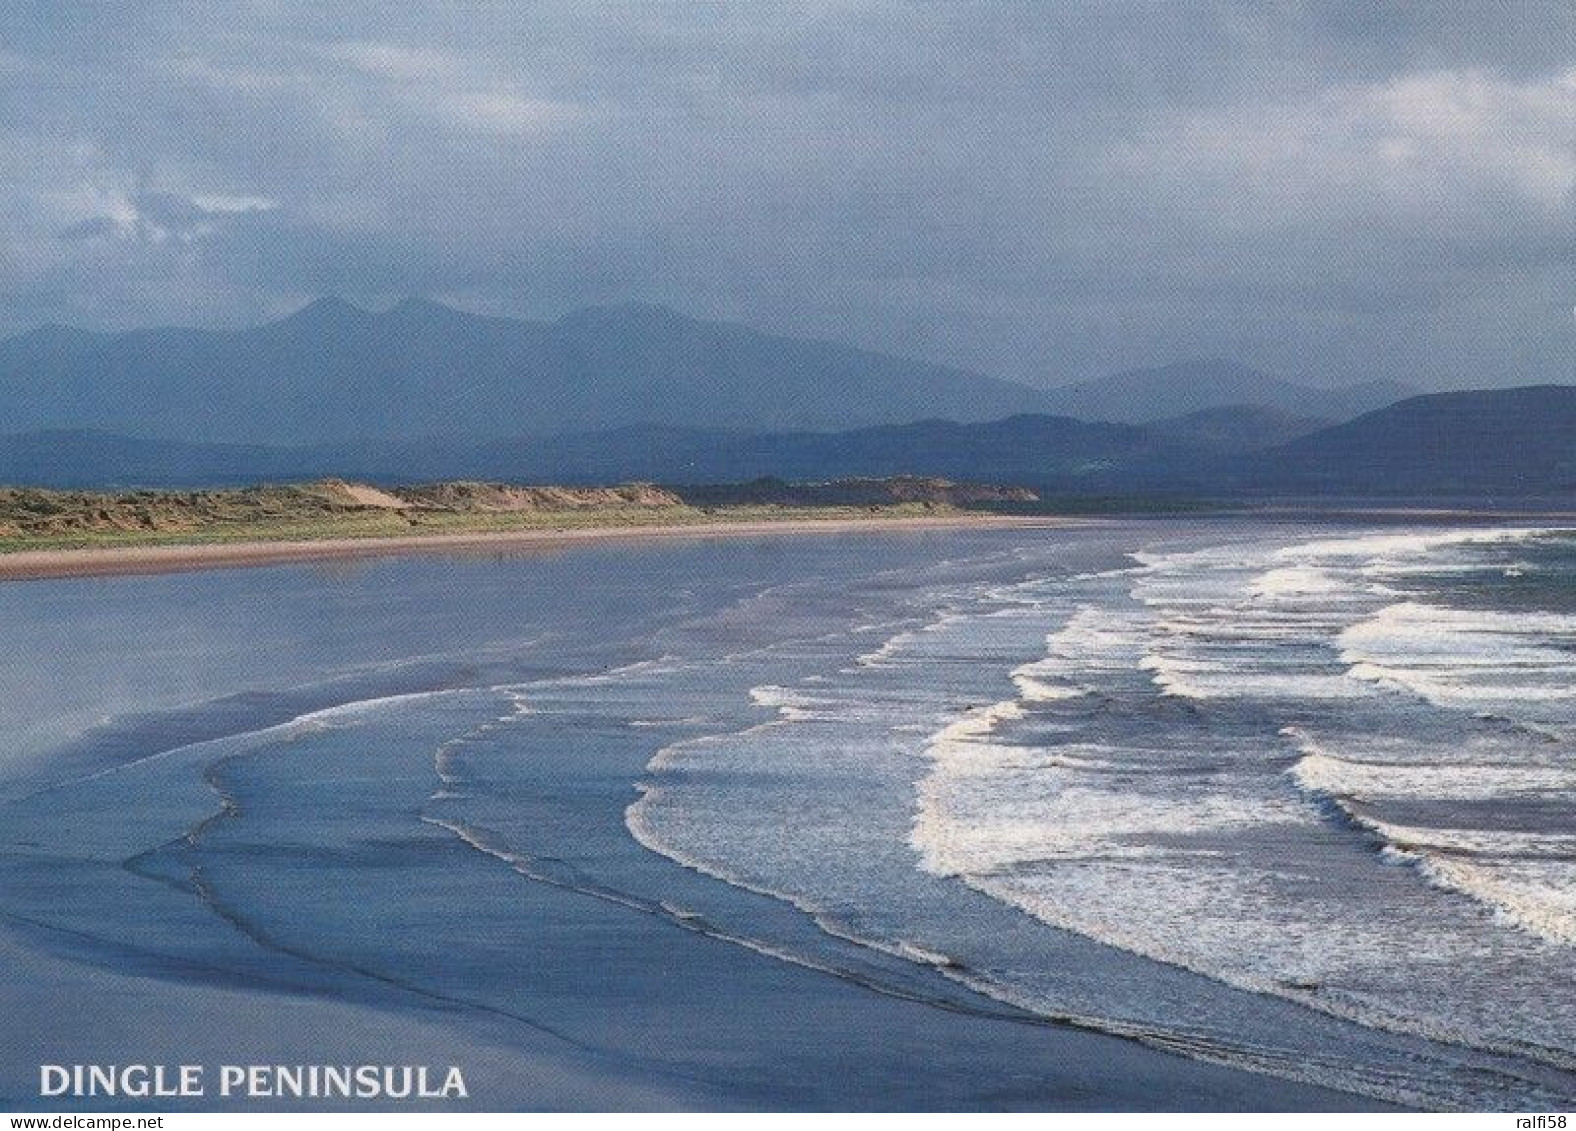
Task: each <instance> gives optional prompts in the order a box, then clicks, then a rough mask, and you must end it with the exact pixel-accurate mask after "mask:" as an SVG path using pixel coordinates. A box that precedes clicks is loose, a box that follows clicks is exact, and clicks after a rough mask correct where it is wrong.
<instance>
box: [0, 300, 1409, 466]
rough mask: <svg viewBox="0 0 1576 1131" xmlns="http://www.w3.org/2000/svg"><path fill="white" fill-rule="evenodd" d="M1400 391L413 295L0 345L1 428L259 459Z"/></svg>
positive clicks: (1279, 401)
mask: <svg viewBox="0 0 1576 1131" xmlns="http://www.w3.org/2000/svg"><path fill="white" fill-rule="evenodd" d="M1405 392H1406V390H1404V389H1400V388H1398V387H1393V386H1379V385H1375V386H1364V387H1362V388H1359V389H1352V390H1319V389H1311V388H1307V387H1304V386H1298V385H1292V384H1289V383H1287V382H1281V381H1276V380H1274V379H1272V378H1270V377H1267V376H1266V375H1264V374H1262V373H1258V372H1256V371H1254V370H1252V369H1249V368H1248V367H1246V366H1242V365H1238V364H1235V363H1232V362H1191V363H1187V364H1184V365H1179V366H1171V367H1167V368H1165V369H1157V370H1145V371H1140V372H1135V373H1129V374H1119V375H1117V376H1114V377H1110V378H1104V379H1101V380H1098V381H1092V382H1085V383H1083V384H1080V385H1076V386H1070V387H1066V388H1060V389H1035V388H1030V387H1028V386H1025V385H1019V384H1015V383H1013V382H1009V381H1002V380H997V379H994V378H991V377H986V376H982V375H980V374H975V373H968V372H965V371H962V370H958V369H950V368H947V367H945V366H939V365H933V364H929V363H925V362H920V361H913V360H908V359H904V358H897V357H891V356H888V355H885V354H880V353H874V352H871V351H869V350H861V349H856V348H853V347H851V346H845V345H838V344H835V343H830V342H819V341H809V340H804V339H798V338H789V337H783V336H780V335H772V334H763V333H760V332H758V331H755V330H752V329H749V328H747V327H744V326H739V325H734V324H729V323H722V322H707V321H700V320H696V319H692V318H686V317H684V316H682V315H679V314H677V313H674V312H673V311H671V310H667V309H664V308H661V307H652V306H640V305H625V306H611V307H594V308H589V309H586V310H581V311H578V312H576V313H573V314H570V315H567V316H565V317H563V318H561V319H559V320H557V321H555V322H531V321H521V320H516V319H507V318H493V317H486V316H482V315H477V314H469V313H464V312H462V311H458V310H454V309H452V308H450V307H447V306H443V305H441V304H438V303H434V302H429V301H425V300H420V299H409V300H406V301H404V302H401V303H399V304H398V305H396V306H395V307H393V308H392V309H390V310H388V311H385V312H381V313H374V312H370V311H366V310H362V309H360V308H359V307H356V306H353V305H351V304H350V303H348V302H345V301H343V300H340V299H333V298H326V299H319V300H318V301H316V302H313V303H311V304H309V305H308V306H306V307H304V308H303V309H301V310H299V311H297V312H296V313H295V314H292V315H290V316H288V317H286V318H283V319H281V320H279V321H276V322H272V323H268V324H266V325H262V326H257V327H252V328H248V329H241V330H192V329H175V328H162V329H149V330H133V331H126V332H119V333H99V332H92V331H86V330H77V329H70V328H66V327H59V326H50V327H44V328H42V329H39V330H36V331H33V332H31V333H28V334H23V335H20V336H18V337H14V338H11V339H8V340H5V341H0V407H3V410H4V411H3V419H4V421H5V425H4V431H5V432H9V433H15V432H23V431H30V430H37V429H46V428H49V429H62V428H63V429H95V430H100V431H105V432H111V433H117V434H122V435H128V436H135V437H140V438H155V439H166V440H182V441H202V442H223V443H253V444H272V445H300V444H315V443H326V442H342V441H345V440H370V439H383V440H412V439H416V438H420V437H429V436H442V437H447V438H450V439H460V440H467V441H483V440H488V439H499V438H507V437H515V436H531V435H536V436H540V435H554V434H563V433H572V432H590V431H602V430H607V429H613V428H621V427H626V426H632V425H649V426H664V425H666V426H679V427H687V428H726V429H736V430H745V431H754V432H773V431H789V430H805V429H810V430H820V431H829V430H838V429H849V428H858V427H863V426H867V425H877V424H905V423H911V422H914V421H918V420H925V419H945V420H955V421H961V422H971V421H985V420H995V419H1000V418H1003V417H1006V416H1011V415H1014V414H1018V413H1045V414H1050V415H1064V416H1073V417H1077V418H1080V419H1084V420H1109V421H1117V422H1126V423H1147V422H1152V421H1157V420H1161V419H1164V418H1167V417H1173V416H1178V415H1181V414H1183V413H1191V412H1196V411H1199V410H1205V409H1218V408H1225V407H1228V406H1241V405H1251V406H1257V407H1260V408H1263V409H1268V410H1273V411H1275V412H1278V413H1283V414H1287V415H1291V416H1296V417H1302V418H1309V419H1313V420H1330V421H1335V420H1343V419H1346V418H1348V417H1350V416H1352V415H1355V414H1356V413H1358V412H1361V411H1365V410H1366V409H1368V408H1373V407H1377V406H1378V405H1379V404H1383V403H1388V402H1389V401H1390V400H1394V399H1397V398H1398V397H1400V396H1402V395H1405Z"/></svg>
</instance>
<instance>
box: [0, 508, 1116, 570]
mask: <svg viewBox="0 0 1576 1131" xmlns="http://www.w3.org/2000/svg"><path fill="white" fill-rule="evenodd" d="M1087 521H1089V520H1087V519H1067V518H1054V517H1044V516H1035V517H1023V516H1016V515H975V514H960V515H945V516H933V517H919V518H868V519H864V518H861V519H848V518H822V519H816V518H809V519H784V520H782V521H767V522H761V521H751V522H726V521H722V522H715V523H693V524H688V525H673V526H631V525H624V526H590V527H578V528H570V527H566V528H560V529H548V528H544V529H539V530H510V531H502V532H491V531H489V532H484V533H474V534H423V535H409V536H399V537H390V538H384V537H367V538H325V539H321V540H313V541H258V542H218V543H188V544H179V545H148V546H114V547H106V548H102V549H100V548H92V549H68V550H20V551H16V552H14V553H0V581H27V580H41V579H46V578H70V577H108V576H116V575H123V574H139V573H174V572H183V571H188V570H206V569H241V568H246V567H248V566H266V565H289V564H298V563H306V562H336V561H353V560H357V559H361V558H373V557H384V556H389V555H406V554H425V553H505V552H510V551H515V550H528V549H550V548H553V547H556V546H567V545H581V544H585V543H590V542H611V541H623V540H649V539H663V540H672V539H679V538H747V537H759V536H761V535H768V534H772V535H775V534H852V533H864V532H867V531H873V530H893V531H901V530H950V529H988V528H992V527H1017V528H1025V527H1027V528H1035V527H1045V528H1053V527H1066V526H1072V525H1081V524H1083V523H1086V522H1087Z"/></svg>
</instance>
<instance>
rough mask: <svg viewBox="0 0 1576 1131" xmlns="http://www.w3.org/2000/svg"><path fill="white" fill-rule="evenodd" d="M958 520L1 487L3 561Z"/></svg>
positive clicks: (910, 511)
mask: <svg viewBox="0 0 1576 1131" xmlns="http://www.w3.org/2000/svg"><path fill="white" fill-rule="evenodd" d="M957 513H961V511H960V508H958V507H957V506H955V505H953V504H952V503H950V502H947V501H945V500H944V499H942V498H939V497H938V498H937V499H934V500H914V499H907V500H905V501H894V502H891V503H885V504H883V503H870V504H864V505H857V506H854V505H813V506H804V505H781V504H773V503H738V504H719V505H695V504H693V503H690V502H686V501H685V500H684V499H682V498H681V497H679V496H678V495H676V494H673V493H672V492H669V491H665V490H662V489H660V488H655V487H650V486H646V485H634V486H626V487H617V488H562V487H537V488H519V487H506V486H501V485H495V484H468V483H466V484H432V485H427V486H423V487H416V488H409V489H397V490H395V491H393V492H385V491H380V490H376V489H373V488H367V487H360V486H357V485H354V484H347V483H343V482H340V481H337V480H328V481H324V482H320V483H309V484H298V485H285V486H266V487H248V488H240V489H236V490H212V491H131V492H118V493H99V492H83V491H44V490H34V489H30V488H0V553H6V552H10V553H15V552H20V551H24V550H70V549H92V548H110V547H121V546H162V545H212V544H221V543H233V542H309V541H320V540H326V539H347V538H389V537H402V538H408V537H411V536H420V535H429V534H430V535H444V534H448V535H453V534H490V533H500V534H501V533H509V532H514V531H553V530H575V529H586V528H592V527H630V528H640V527H653V526H698V525H708V524H721V523H742V522H771V521H783V520H794V521H804V520H806V519H823V518H824V519H843V520H849V519H862V518H873V517H880V518H903V517H923V516H939V515H947V514H957Z"/></svg>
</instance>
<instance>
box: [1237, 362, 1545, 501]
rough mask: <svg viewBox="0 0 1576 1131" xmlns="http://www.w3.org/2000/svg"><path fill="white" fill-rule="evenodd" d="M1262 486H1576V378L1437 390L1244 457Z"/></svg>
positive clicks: (1490, 489)
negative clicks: (1515, 385)
mask: <svg viewBox="0 0 1576 1131" xmlns="http://www.w3.org/2000/svg"><path fill="white" fill-rule="evenodd" d="M1235 477H1236V479H1237V481H1238V483H1239V484H1240V485H1242V486H1246V487H1252V488H1255V489H1260V490H1279V491H1301V492H1316V493H1322V494H1340V495H1368V496H1381V495H1397V494H1410V495H1426V494H1449V493H1465V494H1474V493H1485V492H1487V493H1503V494H1507V495H1529V494H1560V493H1569V492H1572V491H1576V387H1572V386H1569V385H1535V386H1526V387H1523V388H1517V389H1487V390H1474V391H1471V392H1459V393H1431V394H1428V395H1426V396H1420V397H1412V398H1410V399H1408V400H1404V401H1401V402H1400V403H1399V404H1394V405H1391V406H1389V407H1388V408H1383V409H1380V410H1378V411H1377V412H1371V413H1368V414H1367V415H1365V416H1360V417H1358V418H1357V419H1356V420H1350V421H1347V422H1346V423H1344V424H1337V425H1334V426H1333V427H1330V428H1324V429H1321V430H1320V431H1318V432H1314V433H1311V434H1309V435H1307V436H1303V437H1300V438H1299V439H1296V440H1293V441H1291V442H1290V443H1288V444H1283V445H1281V446H1279V447H1276V448H1272V449H1270V450H1269V451H1267V452H1263V453H1260V454H1258V455H1255V456H1250V457H1247V458H1246V459H1245V460H1244V461H1243V462H1242V463H1241V464H1240V465H1238V467H1237V469H1236V472H1235Z"/></svg>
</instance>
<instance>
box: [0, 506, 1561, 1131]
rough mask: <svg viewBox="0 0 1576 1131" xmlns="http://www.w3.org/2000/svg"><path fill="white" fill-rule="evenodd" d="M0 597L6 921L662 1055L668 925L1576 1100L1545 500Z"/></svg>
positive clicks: (196, 965)
mask: <svg viewBox="0 0 1576 1131" xmlns="http://www.w3.org/2000/svg"><path fill="white" fill-rule="evenodd" d="M0 606H3V607H0V613H3V614H4V616H5V618H6V621H7V623H8V624H10V625H12V626H14V629H15V636H14V638H15V639H17V640H20V641H22V642H23V646H22V647H21V648H20V649H19V650H13V654H12V655H11V657H10V658H9V659H8V661H7V666H4V667H0V720H3V721H4V724H5V729H6V733H7V734H8V735H9V736H11V739H12V756H11V758H10V760H9V761H8V762H7V764H6V767H5V770H4V777H3V780H0V796H3V797H4V798H5V799H6V801H5V805H4V811H3V813H0V817H3V818H4V821H5V827H6V829H7V836H6V840H7V844H6V846H5V854H6V856H7V861H6V872H5V875H6V879H5V881H4V883H3V885H0V911H3V912H4V914H5V915H6V916H7V918H8V920H9V921H11V922H13V923H25V924H31V925H32V926H33V927H34V928H36V929H38V930H44V929H47V930H48V931H53V932H56V933H57V934H64V933H69V934H70V937H71V938H73V939H76V940H79V949H80V946H87V945H88V944H87V943H83V942H81V940H94V939H98V940H101V941H103V942H104V945H103V946H102V947H98V948H97V949H94V947H91V946H89V947H88V950H89V951H91V953H92V955H93V960H94V961H96V962H99V963H102V964H104V965H106V966H110V967H113V966H116V965H117V964H122V965H123V964H128V963H132V964H136V965H138V967H139V969H144V970H146V969H152V968H157V969H158V970H159V971H160V972H161V976H171V977H182V978H191V979H201V978H221V979H223V980H228V981H231V982H239V983H243V984H253V985H265V986H269V987H273V988H275V989H277V990H279V991H281V992H287V993H327V992H332V993H335V994H340V995H344V994H351V995H360V997H362V998H363V999H365V1000H367V1001H369V1002H374V1003H376V1004H377V1005H378V1006H379V1007H380V1008H399V1009H419V1010H424V1011H434V1010H435V1011H438V1012H439V1013H444V1012H446V1011H467V1012H468V1013H470V1014H476V1015H481V1016H486V1017H491V1018H493V1019H495V1020H496V1021H497V1022H498V1023H499V1024H501V1025H510V1024H519V1025H527V1026H531V1027H534V1028H537V1029H540V1030H542V1031H544V1032H548V1033H550V1034H551V1035H552V1036H553V1038H554V1039H561V1040H563V1041H565V1042H567V1043H569V1044H570V1045H572V1046H574V1047H576V1048H580V1049H584V1050H588V1052H590V1053H592V1054H595V1055H605V1054H609V1050H616V1052H617V1054H618V1056H619V1057H621V1058H625V1057H628V1058H634V1061H636V1062H638V1063H640V1064H641V1065H642V1066H644V1067H645V1068H648V1069H650V1070H652V1071H654V1072H658V1073H664V1072H665V1073H670V1074H680V1075H683V1074H690V1075H695V1074H703V1073H702V1069H701V1068H700V1067H698V1066H699V1065H701V1064H703V1063H704V1064H709V1065H713V1066H715V1065H718V1064H721V1065H724V1066H726V1065H727V1064H728V1063H729V1058H730V1056H733V1055H734V1054H735V1050H734V1049H732V1048H730V1038H729V1037H728V1036H727V1034H728V1033H729V1017H728V1013H729V1011H730V1009H731V1008H733V1007H731V1006H730V1003H729V1002H728V1000H727V997H726V995H718V996H716V997H714V998H706V997H703V996H698V995H696V994H693V993H688V994H686V991H685V990H684V989H683V987H685V986H692V987H693V986H697V985H703V984H705V980H706V979H707V977H708V964H709V963H710V962H711V960H710V959H708V958H707V957H706V955H707V953H708V952H707V951H705V950H702V949H699V948H698V947H697V946H693V945H687V944H685V942H684V940H685V939H694V940H705V942H706V945H707V946H716V945H722V946H726V947H733V948H737V949H738V950H739V951H742V952H746V953H748V954H750V955H753V956H757V957H760V958H762V959H764V960H765V961H767V962H775V963H780V964H782V965H783V967H784V968H785V969H793V970H798V971H811V972H813V973H815V974H817V975H824V976H827V977H830V978H833V979H838V980H840V981H842V982H844V983H847V984H851V985H855V986H858V987H860V988H861V989H862V990H863V991H873V992H875V993H878V994H883V995H887V996H890V997H892V998H895V999H899V1000H903V1001H910V1002H917V1003H921V1004H925V1005H928V1006H932V1007H934V1008H935V1009H938V1010H943V1011H947V1012H948V1013H952V1014H955V1013H960V1012H967V1013H972V1014H975V1015H979V1016H982V1017H989V1016H991V1015H992V1014H1000V1016H1002V1017H1003V1018H1005V1019H1009V1020H1013V1021H1016V1020H1019V1019H1023V1018H1028V1019H1041V1020H1046V1021H1058V1022H1064V1023H1068V1024H1072V1025H1076V1026H1079V1027H1082V1028H1086V1029H1090V1030H1096V1031H1101V1032H1106V1033H1111V1034H1115V1035H1118V1036H1121V1037H1124V1038H1128V1039H1131V1040H1133V1041H1137V1042H1141V1043H1143V1044H1146V1045H1149V1046H1151V1047H1154V1048H1158V1049H1162V1050H1165V1051H1168V1052H1175V1053H1180V1054H1182V1055H1184V1056H1188V1057H1191V1058H1194V1059H1196V1060H1200V1061H1205V1062H1209V1063H1212V1064H1219V1065H1228V1066H1233V1067H1240V1068H1247V1069H1251V1070H1253V1071H1257V1072H1262V1073H1268V1074H1270V1075H1273V1076H1277V1077H1281V1078H1284V1079H1287V1080H1295V1081H1301V1082H1305V1083H1311V1084H1319V1085H1324V1086H1328V1087H1334V1088H1338V1089H1342V1090H1345V1091H1348V1092H1351V1093H1355V1094H1358V1095H1362V1096H1368V1097H1372V1098H1375V1099H1380V1100H1388V1101H1394V1102H1401V1103H1411V1104H1420V1105H1424V1106H1430V1107H1457V1106H1459V1107H1525V1106H1528V1104H1529V1103H1534V1102H1537V1103H1549V1104H1557V1105H1569V1104H1570V1103H1571V1102H1572V1100H1573V1099H1576V1074H1573V1071H1572V1070H1573V1067H1576V1064H1573V1060H1576V1005H1573V1003H1576V992H1573V991H1576V987H1573V985H1572V981H1573V975H1572V973H1571V962H1570V958H1571V947H1572V945H1576V899H1573V897H1572V895H1571V893H1572V892H1573V891H1576V882H1573V881H1576V874H1573V865H1572V860H1573V859H1576V857H1573V855H1572V847H1573V845H1576V824H1573V819H1572V817H1571V813H1572V807H1571V802H1572V800H1573V797H1572V793H1573V790H1576V762H1573V755H1576V748H1573V743H1576V690H1573V688H1576V679H1573V678H1572V675H1573V665H1576V650H1573V644H1576V634H1573V632H1572V628H1573V626H1576V539H1573V537H1572V536H1571V535H1570V534H1568V533H1566V532H1562V531H1560V530H1549V529H1533V528H1520V527H1490V526H1474V527H1470V528H1466V527H1462V528H1443V527H1437V526H1436V527H1430V528H1426V529H1395V528H1383V529H1344V528H1343V529H1334V528H1328V527H1324V528H1315V527H1298V526H1292V525H1282V526H1269V525H1264V524H1254V523H1231V522H1218V523H1205V522H1199V523H1189V524H1171V525H1165V524H1143V523H1135V524H1127V525H1122V524H1097V525H1090V526H1087V527H1083V528H1076V529H1041V530H1031V529H1023V530H1013V531H990V532H985V531H972V532H927V533H924V534H914V535H869V536H854V537H826V538H800V539H794V538H764V539H752V540H744V541H738V542H728V541H717V542H694V543H688V544H684V545H665V546H641V547H634V546H631V547H616V548H588V549H582V550H578V551H574V552H570V553H566V554H563V555H559V556H547V557H524V558H519V559H506V560H502V561H488V560H480V561H474V560H473V561H451V560H446V559H430V560H417V559H412V560H404V561H401V560H391V561H387V562H379V563H371V564H368V565H366V566H363V567H360V568H359V569H358V570H356V571H353V572H351V573H348V574H344V573H339V572H337V571H332V572H322V571H314V570H310V569H302V568H299V567H290V568H285V569H269V570H256V571H239V572H234V573H215V574H203V575H192V576H189V577H159V578H128V579H116V580H104V581H92V582H48V583H43V582H40V583H27V584H22V585H14V586H10V587H7V588H6V589H5V590H4V591H0ZM90 637H91V640H92V646H91V651H90V650H89V645H88V644H87V643H86V641H87V640H88V639H89V638H90ZM52 671H53V672H55V673H56V675H57V678H47V675H48V673H50V672H52ZM547 893H555V895H556V896H557V897H571V898H568V899H567V900H566V901H561V902H555V903H553V904H552V908H553V910H552V912H551V913H549V911H548V909H547V907H548V905H547V904H546V903H544V902H543V901H544V900H546V899H547V897H548V896H547ZM566 907H568V908H572V909H573V910H572V912H570V913H566V912H565V910H564V908H566ZM631 917H638V921H639V922H643V923H650V924H653V925H656V926H659V927H661V928H662V931H661V933H660V934H656V935H651V936H646V935H642V936H640V946H639V948H638V949H636V948H635V943H634V942H633V941H632V939H633V938H634V936H632V935H631V933H630V931H629V930H628V928H627V924H628V923H630V922H631V921H633V920H632V919H631ZM40 937H41V936H40ZM51 937H54V936H51ZM653 938H658V939H671V940H674V941H672V942H671V943H663V944H662V947H663V949H660V950H656V951H653V949H652V948H653V946H654V945H655V944H653V942H652V939H653ZM110 940H113V941H114V943H115V944H116V945H115V946H114V947H110V946H109V945H108V943H109V941H110ZM588 965H589V966H590V967H591V968H592V974H591V976H588V975H587V966H588ZM653 969H660V971H661V976H660V977H657V976H655V975H654V974H653V973H652V971H653ZM641 971H643V972H644V973H643V974H641V975H639V976H637V974H636V973H634V972H641ZM675 1014H682V1015H684V1018H685V1032H686V1033H687V1034H688V1037H687V1043H686V1044H685V1045H684V1047H675V1046H674V1043H673V1042H672V1041H671V1039H666V1038H664V1037H663V1033H664V1032H665V1030H664V1025H666V1026H667V1027H668V1028H671V1027H672V1018H673V1016H674V1015H675ZM940 1032H944V1030H943V1029H940V1028H938V1033H940ZM622 1062H623V1061H622V1060H621V1063H622ZM738 1071H744V1069H742V1068H739V1069H738ZM722 1075H723V1076H726V1072H725V1071H724V1072H723V1073H722ZM771 1086H773V1085H771V1084H770V1082H767V1081H762V1082H761V1083H760V1087H761V1088H762V1089H767V1088H769V1087H771ZM759 1094H761V1095H769V1094H772V1093H769V1092H767V1091H762V1092H761V1093H759Z"/></svg>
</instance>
